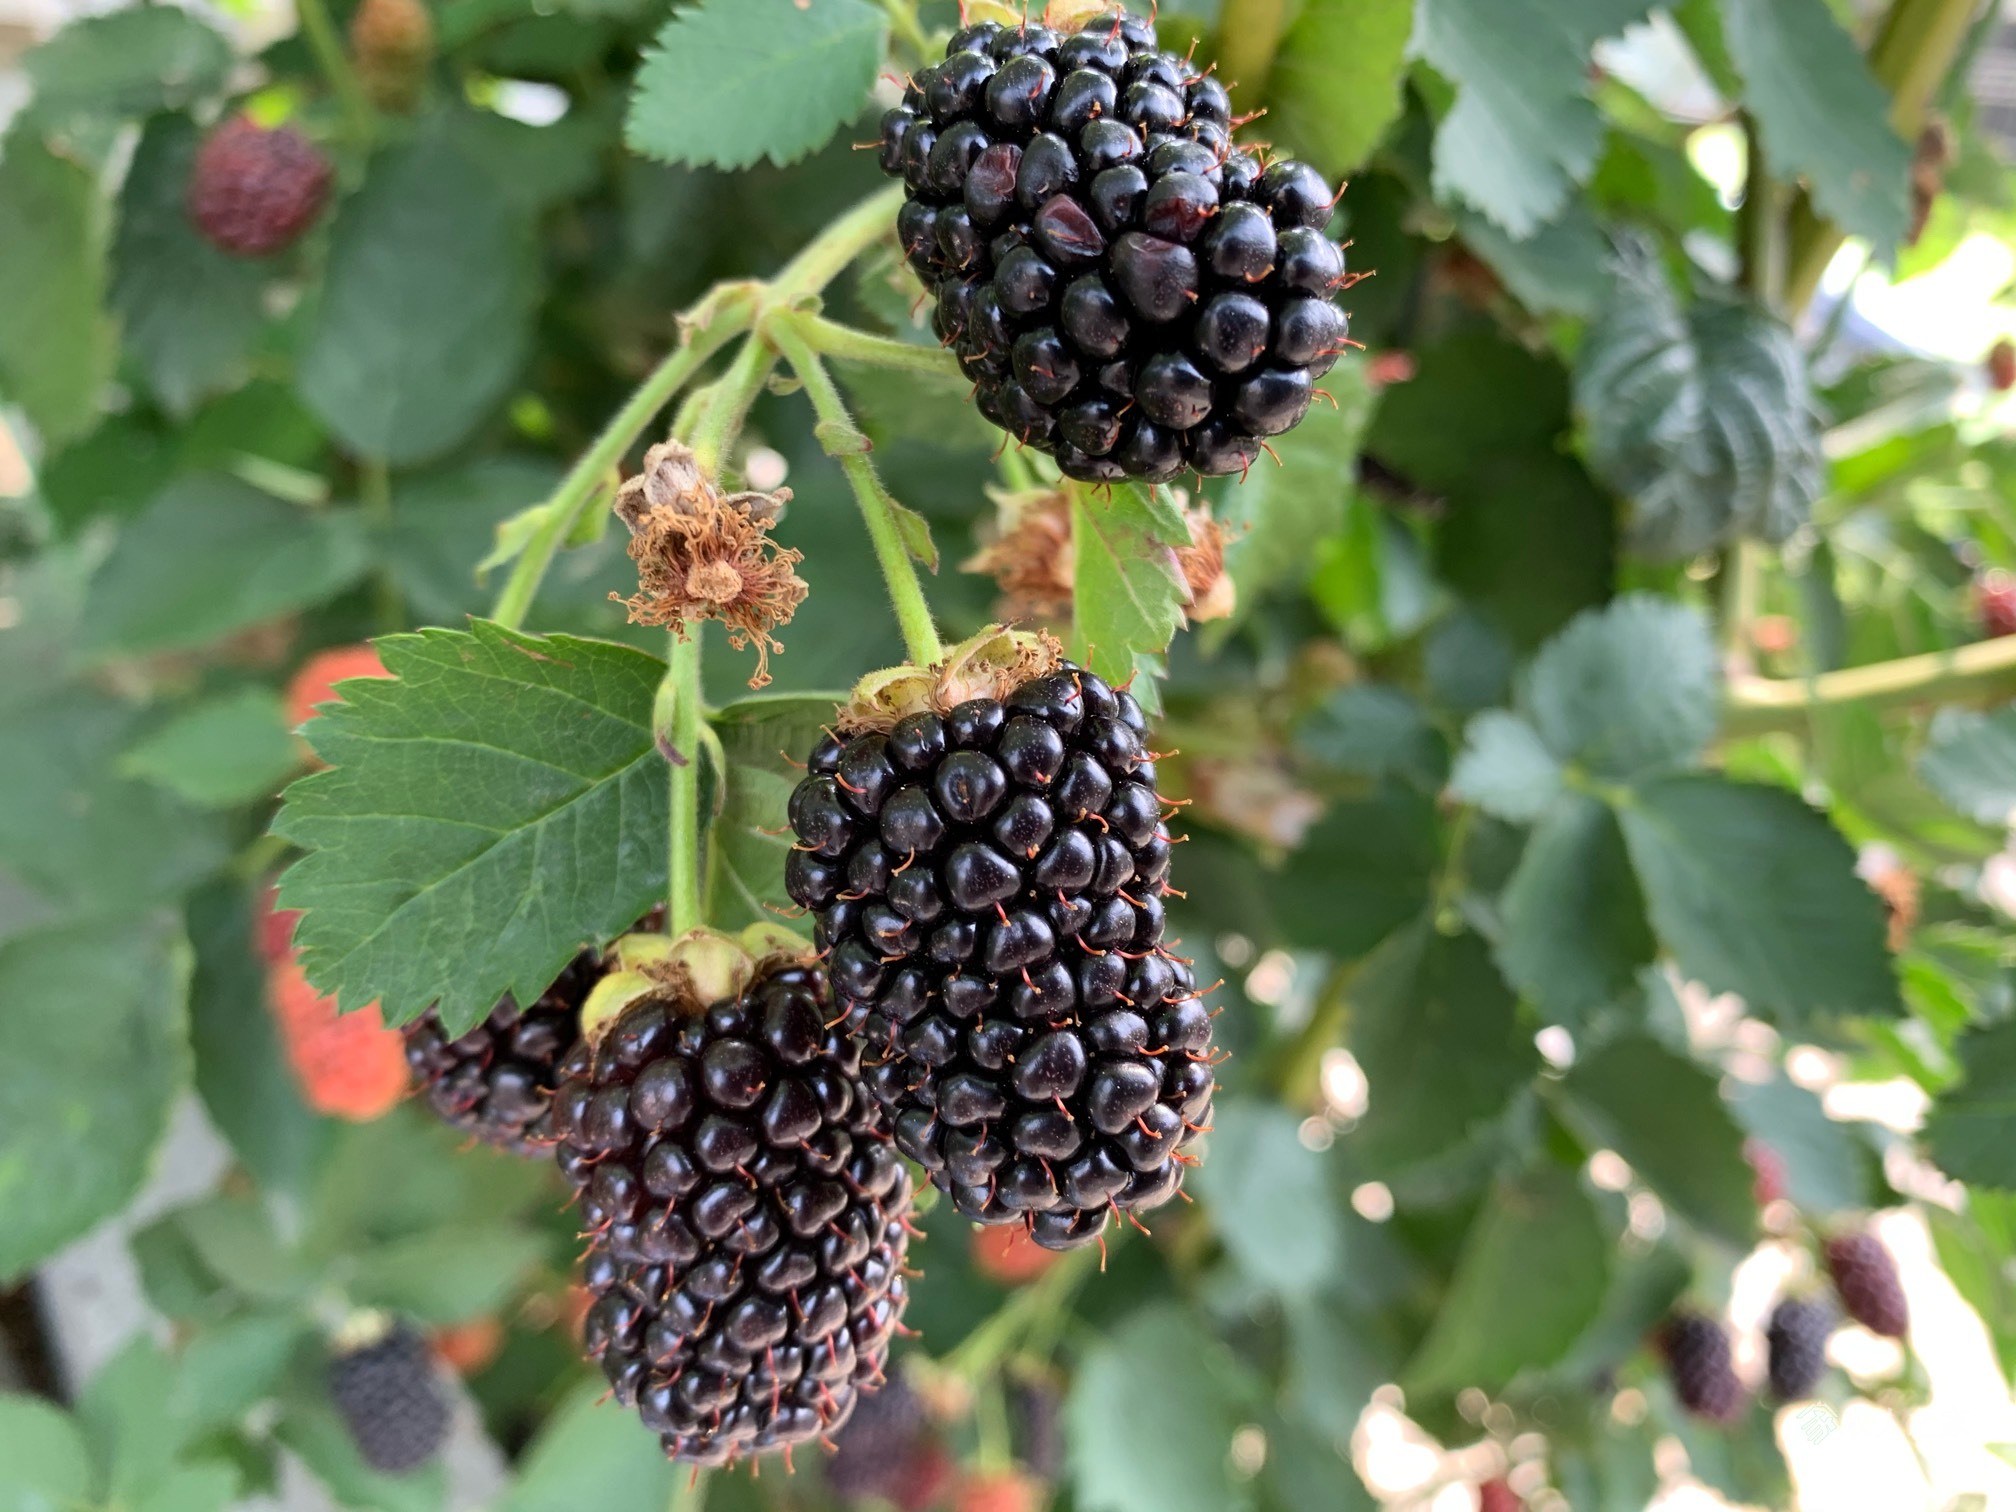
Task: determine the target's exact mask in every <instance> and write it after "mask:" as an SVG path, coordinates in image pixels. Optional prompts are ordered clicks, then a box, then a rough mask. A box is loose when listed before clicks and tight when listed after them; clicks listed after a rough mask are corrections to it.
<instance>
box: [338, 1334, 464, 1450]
mask: <svg viewBox="0 0 2016 1512" xmlns="http://www.w3.org/2000/svg"><path fill="white" fill-rule="evenodd" d="M365 1327H366V1335H365V1339H364V1340H363V1341H362V1342H358V1343H353V1344H351V1345H350V1346H349V1347H347V1348H343V1349H340V1350H339V1351H338V1353H337V1354H335V1355H334V1356H333V1357H332V1358H331V1359H330V1361H329V1399H330V1400H331V1401H332V1402H334V1403H335V1404H336V1410H337V1411H338V1412H339V1413H341V1414H342V1417H343V1422H344V1424H345V1425H346V1426H347V1427H348V1428H349V1430H350V1438H351V1440H352V1441H353V1442H354V1443H355V1444H356V1445H357V1453H358V1454H359V1455H360V1456H362V1458H363V1460H364V1463H365V1464H367V1465H369V1466H370V1467H371V1468H372V1469H374V1470H381V1471H383V1472H385V1473H386V1474H388V1475H399V1474H402V1473H404V1472H405V1471H408V1470H417V1469H419V1467H420V1466H422V1465H424V1464H426V1463H428V1461H430V1460H432V1459H433V1458H434V1457H435V1456H436V1455H437V1454H439V1453H440V1452H441V1446H442V1444H443V1443H445V1442H446V1441H447V1438H448V1400H447V1398H446V1397H445V1396H444V1395H443V1394H442V1391H441V1384H440V1382H439V1380H438V1379H436V1377H435V1374H434V1360H433V1357H432V1356H431V1355H429V1354H428V1352H427V1341H426V1340H425V1339H423V1338H421V1337H420V1335H419V1334H418V1333H416V1332H414V1330H413V1329H411V1328H409V1327H408V1326H407V1325H405V1324H404V1323H390V1322H387V1321H385V1320H380V1319H372V1320H368V1321H367V1323H366V1325H365Z"/></svg>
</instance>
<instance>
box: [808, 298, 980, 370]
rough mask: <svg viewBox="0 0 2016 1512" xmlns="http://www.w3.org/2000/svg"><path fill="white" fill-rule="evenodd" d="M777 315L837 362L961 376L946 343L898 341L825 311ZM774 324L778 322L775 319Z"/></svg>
mask: <svg viewBox="0 0 2016 1512" xmlns="http://www.w3.org/2000/svg"><path fill="white" fill-rule="evenodd" d="M778 319H789V320H790V322H791V324H792V326H793V328H795V329H796V330H797V332H798V334H799V335H800V336H802V337H803V338H804V340H805V344H806V345H807V346H808V347H810V348H811V349H812V350H813V351H815V352H817V353H818V354H819V355H820V356H822V357H831V358H832V359H833V360H834V361H835V362H858V363H862V364H864V365H865V366H868V367H884V368H900V369H902V370H903V371H905V372H910V373H924V374H927V375H928V376H930V377H934V378H953V379H958V378H961V377H962V376H963V375H962V374H961V373H960V371H959V359H958V358H957V357H954V356H953V355H952V354H951V353H950V352H949V351H947V350H945V349H944V348H943V347H935V346H919V345H917V343H916V342H914V341H897V340H896V339H894V338H893V337H889V336H877V335H875V334H873V333H872V332H869V331H862V330H857V329H855V328H854V327H853V326H850V325H841V324H840V323H839V322H838V321H835V320H828V319H826V318H825V317H824V316H823V315H812V314H808V313H805V312H803V311H799V312H796V313H794V314H791V315H789V316H779V317H778ZM772 324H773V325H774V324H775V322H774V321H773V322H772Z"/></svg>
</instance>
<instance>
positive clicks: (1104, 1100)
mask: <svg viewBox="0 0 2016 1512" xmlns="http://www.w3.org/2000/svg"><path fill="white" fill-rule="evenodd" d="M1017 644H1022V643H1017V642H1014V641H1013V639H1012V638H1010V637H1006V636H993V637H991V638H990V637H982V638H981V639H980V640H979V641H976V642H975V643H971V645H970V646H969V647H968V648H962V649H961V650H960V651H958V652H955V654H954V656H953V658H952V660H951V661H950V662H948V663H947V668H948V669H949V670H943V671H937V672H933V673H917V674H913V688H912V691H913V692H915V693H917V694H918V695H919V701H920V702H921V704H922V705H925V706H924V707H918V708H915V709H913V710H911V711H908V712H905V711H904V708H903V707H902V703H901V700H900V699H894V700H892V698H891V697H890V690H889V689H888V687H886V686H884V685H882V684H880V683H879V682H878V692H877V697H878V698H879V699H880V701H881V702H880V708H879V711H878V712H877V713H875V714H865V715H864V712H863V710H862V708H861V707H860V705H859V702H858V697H857V705H856V706H853V707H850V710H849V713H848V715H847V716H846V717H845V718H844V719H843V723H849V725H850V727H851V728H854V729H857V730H860V731H861V732H862V733H858V734H855V735H853V736H852V738H841V737H838V736H830V737H828V738H827V739H826V740H824V741H822V742H821V743H820V745H819V746H818V747H817V748H816V749H815V750H814V751H813V752H812V755H811V758H810V760H809V762H808V763H807V766H808V773H807V776H806V778H805V780H804V781H803V782H801V783H800V784H799V786H798V789H797V791H796V792H795V793H793V795H792V798H791V823H792V827H793V829H794V830H795V831H796V832H797V836H798V844H797V846H796V847H795V848H794V850H793V852H792V855H791V858H790V861H789V863H788V864H787V867H786V871H785V881H786V886H787V887H788V888H789V890H790V893H791V896H792V897H793V898H794V899H796V900H797V901H798V902H799V903H801V904H803V905H804V906H805V907H807V908H809V909H811V910H812V911H813V914H814V917H815V919H816V921H817V936H818V941H819V944H820V945H821V947H822V948H823V949H824V950H825V951H826V952H827V964H828V971H829V974H830V977H831V980H832V984H833V991H834V995H835V997H836V999H837V1000H838V1002H839V1004H840V1006H841V1008H842V1009H843V1010H845V1012H846V1015H847V1018H848V1022H849V1025H850V1027H853V1028H855V1029H856V1030H857V1032H859V1033H860V1034H861V1035H862V1036H863V1038H864V1040H865V1042H866V1043H867V1045H868V1047H869V1055H870V1058H871V1059H873V1060H876V1061H877V1063H876V1064H874V1065H873V1066H872V1067H871V1069H870V1070H869V1073H868V1077H867V1081H868V1086H869V1087H870V1089H871V1090H872V1091H873V1092H874V1093H875V1095H876V1097H877V1098H878V1099H879V1100H880V1101H881V1102H882V1104H883V1106H884V1107H885V1108H887V1109H888V1110H889V1112H890V1114H891V1116H892V1118H893V1120H894V1133H895V1139H896V1144H897V1147H898V1148H899V1149H901V1150H902V1151H903V1153H904V1154H905V1155H908V1156H909V1157H910V1158H911V1159H912V1160H915V1161H916V1162H917V1163H918V1164H919V1165H921V1166H923V1167H924V1168H925V1169H926V1170H927V1171H929V1172H930V1173H931V1179H932V1181H933V1183H934V1184H936V1185H937V1186H938V1188H939V1189H940V1190H941V1191H943V1192H945V1193H946V1194H947V1195H948V1196H950V1197H951V1199H952V1202H953V1205H954V1206H955V1207H957V1208H958V1210H959V1211H960V1212H961V1213H963V1214H965V1215H966V1216H967V1217H968V1218H971V1219H974V1220H976V1221H978V1222H980V1223H987V1224H1002V1223H1026V1224H1027V1225H1028V1226H1029V1231H1030V1235H1031V1237H1032V1238H1034V1240H1035V1241H1036V1242H1037V1243H1038V1244H1040V1245H1042V1246H1044V1247H1045V1248H1047V1249H1069V1248H1075V1247H1077V1246H1079V1245H1082V1244H1089V1243H1091V1242H1092V1241H1093V1240H1095V1239H1096V1238H1097V1237H1098V1235H1099V1233H1100V1231H1101V1229H1102V1228H1103V1227H1104V1226H1105V1221H1106V1218H1107V1216H1108V1215H1109V1214H1110V1213H1112V1212H1113V1211H1114V1210H1115V1209H1119V1210H1122V1211H1132V1210H1137V1209H1146V1208H1152V1207H1157V1206H1159V1205H1161V1204H1162V1203H1164V1202H1167V1201H1168V1200H1169V1199H1170V1198H1171V1197H1173V1196H1174V1195H1175V1193H1176V1190H1177V1187H1178V1185H1179V1184H1180V1181H1181V1177H1182V1165H1183V1163H1185V1162H1186V1160H1187V1157H1185V1156H1184V1155H1183V1154H1182V1153H1181V1152H1182V1149H1183V1146H1185V1145H1186V1144H1188V1143H1189V1142H1190V1141H1191V1140H1192V1139H1193V1138H1194V1137H1195V1136H1196V1135H1197V1134H1198V1133H1199V1132H1201V1129H1202V1126H1203V1125H1204V1124H1205V1123H1206V1122H1207V1121H1208V1118H1209V1110H1210V1106H1211V1094H1212V1088H1213V1077H1212V1073H1211V1063H1210V1059H1209V1054H1210V1045H1211V1015H1210V1013H1209V1011H1208V1010H1207V1009H1206V1008H1205V1007H1204V1004H1203V1003H1202V1001H1201V1000H1200V997H1199V994H1198V993H1197V992H1196V991H1195V990H1194V987H1193V983H1192V978H1191V974H1190V969H1189V967H1188V966H1187V965H1186V964H1185V963H1184V962H1183V961H1181V960H1180V959H1178V958H1176V957H1174V956H1172V955H1171V954H1170V953H1169V952H1168V951H1167V950H1166V949H1164V948H1163V944H1162V936H1163V928H1164V917H1163V903H1162V898H1163V894H1164V892H1165V891H1166V882H1165V880H1164V879H1165V877H1166V876H1167V873H1168V870H1169V853H1170V837H1169V831H1168V829H1167V828H1166V827H1165V826H1164V824H1163V822H1162V808H1161V799H1160V798H1159V797H1158V796H1157V794H1156V790H1155V775H1156V774H1155V764H1154V762H1153V760H1152V759H1150V757H1149V755H1148V753H1147V752H1146V751H1145V750H1144V749H1143V743H1142V737H1143V731H1144V730H1145V728H1146V726H1145V722H1144V721H1143V719H1142V715H1141V710H1140V707H1139V706H1138V705H1137V704H1136V703H1135V702H1134V700H1133V699H1132V698H1131V697H1129V696H1128V695H1127V694H1126V693H1124V692H1116V691H1114V690H1113V689H1112V688H1110V687H1108V686H1107V685H1106V684H1105V683H1104V682H1103V681H1101V680H1100V679H1099V678H1097V677H1095V676H1093V675H1092V674H1091V673H1089V672H1084V671H1081V670H1079V669H1078V668H1076V667H1073V666H1071V665H1070V664H1068V663H1060V662H1057V661H1056V660H1055V657H1054V650H1053V651H1052V652H1051V653H1048V654H1047V655H1045V654H1042V653H1037V655H1038V660H1037V661H1036V662H1034V663H1026V662H1025V663H1022V664H1020V665H1022V666H1026V667H1027V668H1028V670H1034V671H1037V672H1038V675H1035V676H1026V677H1018V676H1017V664H1016V663H1014V660H1013V655H1012V652H1013V651H1014V648H1015V646H1016V645H1017ZM989 645H992V646H993V647H995V649H996V650H997V651H1003V652H1004V654H1009V660H1008V661H1007V662H1005V663H1004V664H1003V665H1001V666H999V667H997V668H995V669H993V670H994V671H996V672H998V673H999V674H1000V677H999V679H998V685H997V686H996V687H995V688H994V689H993V690H992V691H984V687H985V684H986V683H987V682H988V677H987V676H986V675H985V659H986V656H987V655H988V654H989V653H988V650H987V648H988V646H989ZM976 648H977V649H976ZM933 679H935V682H934V681H933ZM874 681H877V680H876V679H871V682H874ZM976 690H978V691H980V696H973V697H965V696H962V695H963V694H966V693H972V692H975V691H976ZM892 705H893V706H892ZM892 716H893V717H892Z"/></svg>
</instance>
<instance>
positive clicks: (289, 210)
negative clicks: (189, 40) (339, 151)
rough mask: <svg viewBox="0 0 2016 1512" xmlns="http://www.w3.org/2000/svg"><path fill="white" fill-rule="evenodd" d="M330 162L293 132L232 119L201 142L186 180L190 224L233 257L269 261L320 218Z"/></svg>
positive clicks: (306, 140) (285, 128)
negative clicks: (257, 258)
mask: <svg viewBox="0 0 2016 1512" xmlns="http://www.w3.org/2000/svg"><path fill="white" fill-rule="evenodd" d="M331 176H332V173H331V169H330V166H329V160H328V159H327V158H326V157H324V156H323V155H322V153H321V151H320V149H318V148H317V147H316V146H315V144H314V143H313V142H310V141H309V140H308V138H306V137H305V136H303V135H302V134H301V133H300V132H298V131H296V130H295V129H294V128H293V127H291V126H279V127H275V128H273V129H271V130H268V129H267V128H266V127H264V126H261V125H259V124H258V123H257V122H255V121H253V120H251V119H250V118H249V117H246V116H233V117H232V118H231V119H230V120H228V121H225V122H224V123H223V124H222V125H220V126H218V127H217V129H216V130H214V131H212V132H211V133H210V135H209V136H208V137H206V138H204V141H203V145H202V147H201V148H199V149H198V150H197V153H196V164H195V167H194V169H193V170H192V172H191V173H190V176H189V196H188V207H189V219H190V220H192V221H193V222H195V225H196V229H197V230H198V231H200V232H202V233H203V235H204V237H205V239H207V240H208V241H209V242H210V243H211V245H213V246H215V247H217V248H218V249H220V250H221V251H225V252H229V253H231V254H232V255H233V256H234V257H270V256H271V255H272V254H273V253H275V252H279V251H282V250H284V249H285V248H287V247H291V246H292V245H293V244H294V243H295V242H296V241H298V240H300V237H301V233H302V232H304V231H306V230H307V229H308V227H309V226H310V225H312V224H313V223H314V221H315V217H316V216H318V215H320V214H321V213H322V206H323V204H324V203H325V202H326V201H327V200H328V198H329V182H330V178H331Z"/></svg>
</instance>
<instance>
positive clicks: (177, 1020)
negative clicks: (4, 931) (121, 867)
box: [0, 917, 189, 1277]
mask: <svg viewBox="0 0 2016 1512" xmlns="http://www.w3.org/2000/svg"><path fill="white" fill-rule="evenodd" d="M188 964H189V963H188V951H187V948H186V947H185V946H184V945H183V944H182V942H181V940H180V939H179V938H178V937H177V935H176V933H175V930H174V928H173V925H172V921H170V920H164V919H161V918H158V917H157V918H152V919H135V920H129V921H125V922H123V923H112V922H109V921H108V922H106V923H101V924H100V925H98V926H96V927H93V928H88V929H81V928H73V929H62V930H49V931H46V932H43V933H39V934H31V935H23V936H19V937H17V938H15V939H13V940H9V941H7V942H6V943H4V944H0V1002H4V1003H6V1004H7V1005H8V1006H7V1011H6V1012H5V1013H0V1068H5V1069H4V1071H0V1208H4V1209H5V1211H6V1213H7V1222H6V1224H5V1225H4V1226H0V1277H12V1276H18V1275H20V1274H21V1273H22V1272H23V1271H25V1270H27V1269H28V1268H29V1267H31V1266H34V1265H37V1264H39V1263H40V1262H41V1261H43V1260H45V1259H47V1258H48V1257H49V1256H50V1255H52V1254H54V1253H55V1252H56V1250H58V1249H59V1248H61V1247H62V1246H63V1245H65V1244H67V1243H68V1242H69V1241H70V1240H72V1239H75V1238H76V1237H77V1236H78V1235H79V1234H82V1233H83V1232H84V1231H85V1230H87V1229H89V1228H90V1227H91V1226H92V1225H93V1224H95V1223H97V1222H98V1221H99V1220H100V1219H101V1218H104V1217H106V1216H107V1215H108V1214H110V1213H113V1212H116V1211H117V1210H118V1209H119V1208H121V1207H123V1206H125V1204H126V1203H127V1202H129V1201H131V1200H132V1197H133V1194H134V1193H135V1192H136V1191H137V1190H139V1187H140V1183H141V1181H142V1179H143V1178H144V1177H145V1176H146V1174H147V1171H148V1168H149V1166H150V1164H151V1163H152V1160H153V1156H154V1148H155V1146H156V1145H157V1144H158V1143H159V1142H160V1139H161V1136H162V1134H163V1132H164V1131H165V1130H166V1129H167V1127H168V1113H169V1110H170V1109H171V1108H172V1107H173V1106H174V1104H175V1099H176V1098H178V1097H179V1096H181V1095H182V1092H183V1090H184V1089H185V1088H186V1087H187V1085H188V1082H189V1042H188V1031H187V1023H186V1020H185V1016H184V1015H185V1008H184V1002H183V993H184V989H185V988H186V987H187V986H188V978H189V970H188ZM52 1067H60V1068H61V1071H62V1074H61V1075H52V1074H50V1072H49V1069H48V1068H52ZM38 1068H39V1069H38Z"/></svg>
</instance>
